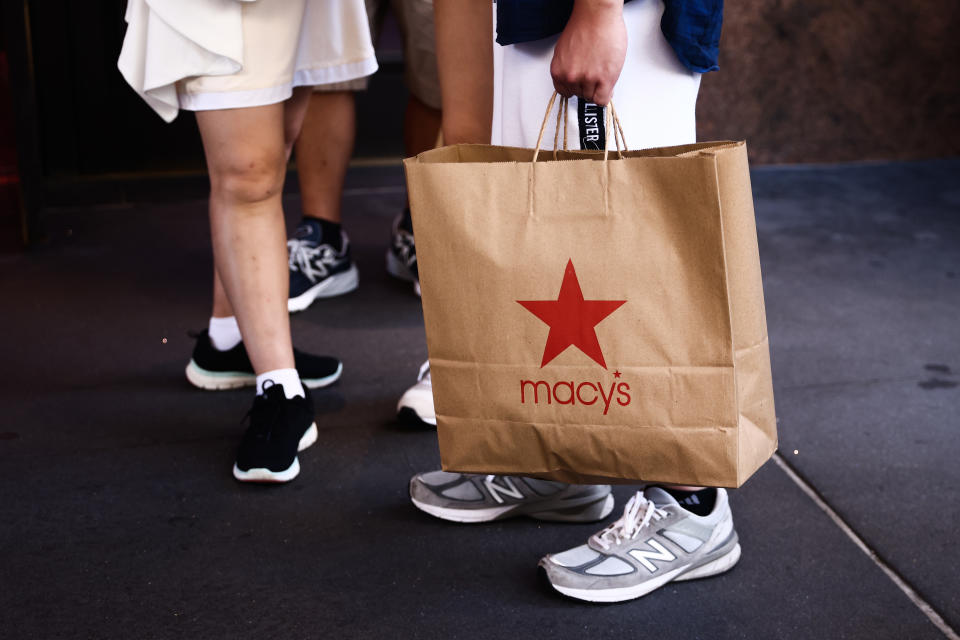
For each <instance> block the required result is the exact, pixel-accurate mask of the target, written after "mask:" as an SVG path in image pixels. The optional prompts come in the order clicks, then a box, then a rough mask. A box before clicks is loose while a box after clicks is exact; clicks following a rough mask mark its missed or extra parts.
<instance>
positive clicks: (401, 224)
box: [387, 207, 420, 296]
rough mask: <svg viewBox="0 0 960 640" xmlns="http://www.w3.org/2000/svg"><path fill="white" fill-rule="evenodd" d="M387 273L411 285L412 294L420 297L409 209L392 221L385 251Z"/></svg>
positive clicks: (415, 246) (415, 249)
mask: <svg viewBox="0 0 960 640" xmlns="http://www.w3.org/2000/svg"><path fill="white" fill-rule="evenodd" d="M387 273H389V274H390V275H392V276H393V277H394V278H398V279H400V280H405V281H407V282H412V283H413V292H414V293H416V294H417V295H418V296H419V295H420V274H419V272H418V271H417V245H416V244H415V243H414V241H413V219H412V218H411V217H410V208H409V207H408V208H406V209H404V210H403V213H401V214H400V215H399V216H397V218H396V219H395V220H394V221H393V234H392V237H391V242H390V248H389V249H387Z"/></svg>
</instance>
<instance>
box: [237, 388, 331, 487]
mask: <svg viewBox="0 0 960 640" xmlns="http://www.w3.org/2000/svg"><path fill="white" fill-rule="evenodd" d="M268 382H269V381H268ZM247 416H249V418H250V426H249V427H247V430H246V432H245V433H244V434H243V440H241V441H240V449H239V450H238V451H237V462H236V464H234V465H233V477H234V478H236V479H237V480H240V481H241V482H290V481H291V480H293V479H294V478H296V477H297V474H299V473H300V460H298V459H297V452H299V451H303V450H304V449H306V448H307V447H309V446H310V445H312V444H313V443H314V442H316V441H317V423H316V422H314V421H313V401H312V400H311V399H310V394H309V393H307V394H306V397H304V396H294V397H293V398H291V399H289V400H287V397H286V396H285V395H284V393H283V387H282V386H280V385H278V384H271V385H269V386H268V385H266V384H265V385H264V391H263V395H259V396H257V397H256V398H254V400H253V408H252V409H250V412H249V413H248V414H247Z"/></svg>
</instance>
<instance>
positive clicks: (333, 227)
mask: <svg viewBox="0 0 960 640" xmlns="http://www.w3.org/2000/svg"><path fill="white" fill-rule="evenodd" d="M307 220H309V221H311V222H316V223H317V224H318V225H320V242H321V244H328V245H330V246H331V247H333V248H334V249H335V250H336V251H341V250H342V249H343V236H341V234H340V230H341V228H342V227H341V226H340V223H339V222H331V221H329V220H324V219H323V218H313V217H310V216H307V217H304V221H307Z"/></svg>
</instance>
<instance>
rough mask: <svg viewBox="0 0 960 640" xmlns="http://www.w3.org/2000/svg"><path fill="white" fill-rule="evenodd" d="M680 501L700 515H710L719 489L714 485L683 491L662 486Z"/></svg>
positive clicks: (685, 507)
mask: <svg viewBox="0 0 960 640" xmlns="http://www.w3.org/2000/svg"><path fill="white" fill-rule="evenodd" d="M660 488H661V489H663V490H664V491H666V492H667V493H669V494H670V495H672V496H673V497H674V499H675V500H676V501H677V502H679V503H680V506H681V507H683V508H684V509H686V510H687V511H689V512H690V513H692V514H694V515H698V516H708V515H710V512H711V511H713V505H714V504H716V502H717V490H716V489H715V488H713V487H707V488H706V489H700V490H698V491H683V490H681V489H674V488H672V487H660Z"/></svg>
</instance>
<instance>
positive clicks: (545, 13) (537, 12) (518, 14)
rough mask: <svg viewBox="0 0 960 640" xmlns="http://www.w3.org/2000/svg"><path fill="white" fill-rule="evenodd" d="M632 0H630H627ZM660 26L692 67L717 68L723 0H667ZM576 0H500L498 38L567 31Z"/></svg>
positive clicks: (500, 40)
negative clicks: (565, 28) (564, 29)
mask: <svg viewBox="0 0 960 640" xmlns="http://www.w3.org/2000/svg"><path fill="white" fill-rule="evenodd" d="M625 1H626V2H629V1H630V0H625ZM663 4H664V11H663V18H662V19H661V20H660V29H661V31H663V35H664V37H665V38H666V39H667V42H668V43H670V46H671V47H673V50H674V52H675V53H676V54H677V58H679V59H680V62H681V63H682V64H683V66H685V67H686V68H687V69H689V70H690V71H695V72H699V73H705V72H707V71H716V70H717V69H719V68H720V67H719V66H718V65H717V57H718V56H719V53H720V28H721V26H722V25H723V0H664V3H663ZM572 12H573V0H497V42H498V43H500V44H502V45H508V44H517V43H520V42H530V41H532V40H539V39H541V38H547V37H549V36H552V35H556V34H558V33H560V32H561V31H563V28H564V27H565V26H566V24H567V20H569V19H570V14H571V13H572Z"/></svg>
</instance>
